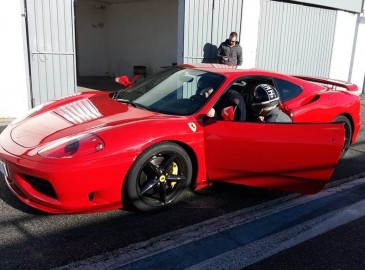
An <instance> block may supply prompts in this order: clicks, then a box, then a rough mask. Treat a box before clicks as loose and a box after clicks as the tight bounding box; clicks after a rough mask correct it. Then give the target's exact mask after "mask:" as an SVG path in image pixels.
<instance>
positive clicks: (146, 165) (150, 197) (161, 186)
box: [125, 142, 192, 211]
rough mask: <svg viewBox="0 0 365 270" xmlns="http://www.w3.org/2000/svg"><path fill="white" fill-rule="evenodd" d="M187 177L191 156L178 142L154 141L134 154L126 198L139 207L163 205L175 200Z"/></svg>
mask: <svg viewBox="0 0 365 270" xmlns="http://www.w3.org/2000/svg"><path fill="white" fill-rule="evenodd" d="M191 178H192V163H191V159H190V157H189V155H188V154H187V153H186V151H185V150H184V149H183V148H182V147H181V146H179V145H177V144H176V143H172V142H165V143H159V144H156V145H154V146H151V147H149V148H148V149H146V150H145V151H144V152H143V153H142V154H141V155H140V156H139V157H138V158H137V160H136V161H135V162H134V164H133V166H132V167H131V169H130V172H129V173H128V176H127V179H126V185H125V188H126V193H127V197H128V201H129V202H130V203H131V204H132V205H133V206H134V207H135V208H137V209H138V210H141V211H151V210H157V209H161V208H164V207H166V206H169V205H172V204H173V203H175V202H177V201H178V200H179V198H180V197H181V195H182V194H183V193H184V191H185V189H186V187H188V186H189V185H190V182H191Z"/></svg>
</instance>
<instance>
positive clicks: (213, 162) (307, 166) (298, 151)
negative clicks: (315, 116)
mask: <svg viewBox="0 0 365 270" xmlns="http://www.w3.org/2000/svg"><path fill="white" fill-rule="evenodd" d="M204 130H205V149H206V161H207V174H208V178H209V179H210V181H224V182H231V183H236V184H242V185H249V186H256V187H264V188H272V189H278V190H283V191H290V192H300V193H314V192H318V191H319V190H320V189H321V188H322V187H323V186H324V184H325V182H326V181H327V180H328V179H329V178H330V177H331V175H332V172H333V170H334V168H335V166H336V164H337V162H338V159H339V157H340V154H341V151H342V148H343V145H344V140H345V129H344V126H343V125H342V124H340V123H336V124H332V123H328V124H327V123H314V124H307V123H250V122H230V121H216V120H209V121H207V122H206V124H205V126H204Z"/></svg>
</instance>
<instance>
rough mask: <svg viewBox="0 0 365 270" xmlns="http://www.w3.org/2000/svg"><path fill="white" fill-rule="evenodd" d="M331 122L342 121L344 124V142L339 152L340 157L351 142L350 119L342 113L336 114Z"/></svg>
mask: <svg viewBox="0 0 365 270" xmlns="http://www.w3.org/2000/svg"><path fill="white" fill-rule="evenodd" d="M333 122H336V123H337V122H340V123H343V124H344V126H345V142H344V145H343V148H342V152H341V156H340V158H342V157H343V156H344V155H345V154H346V152H347V150H348V149H349V147H350V144H351V139H352V126H351V122H350V120H349V119H348V118H347V117H346V116H344V115H340V116H337V117H336V118H335V120H333Z"/></svg>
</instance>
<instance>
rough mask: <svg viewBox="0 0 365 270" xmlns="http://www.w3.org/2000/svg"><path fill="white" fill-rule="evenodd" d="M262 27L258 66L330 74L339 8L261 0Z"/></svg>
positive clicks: (284, 71)
mask: <svg viewBox="0 0 365 270" xmlns="http://www.w3.org/2000/svg"><path fill="white" fill-rule="evenodd" d="M259 27H260V29H259V38H258V48H257V59H256V66H257V67H259V68H263V69H268V70H274V71H277V72H283V73H289V74H303V75H314V76H324V77H328V75H329V72H330V65H331V56H332V44H333V40H334V34H335V27H336V11H334V10H329V9H322V8H315V7H309V6H303V5H297V4H289V3H283V2H276V1H268V0H262V1H261V14H260V26H259Z"/></svg>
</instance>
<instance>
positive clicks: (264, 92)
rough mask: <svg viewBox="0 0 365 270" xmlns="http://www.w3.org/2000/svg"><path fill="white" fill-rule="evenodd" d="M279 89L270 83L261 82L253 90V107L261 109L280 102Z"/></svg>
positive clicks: (274, 105)
mask: <svg viewBox="0 0 365 270" xmlns="http://www.w3.org/2000/svg"><path fill="white" fill-rule="evenodd" d="M279 101H280V100H279V94H278V91H277V90H276V89H275V88H274V87H273V86H272V85H270V84H259V85H258V86H256V88H255V90H254V92H253V100H252V104H251V105H252V108H253V109H255V110H261V109H265V108H269V107H276V106H277V105H278V104H279Z"/></svg>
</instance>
